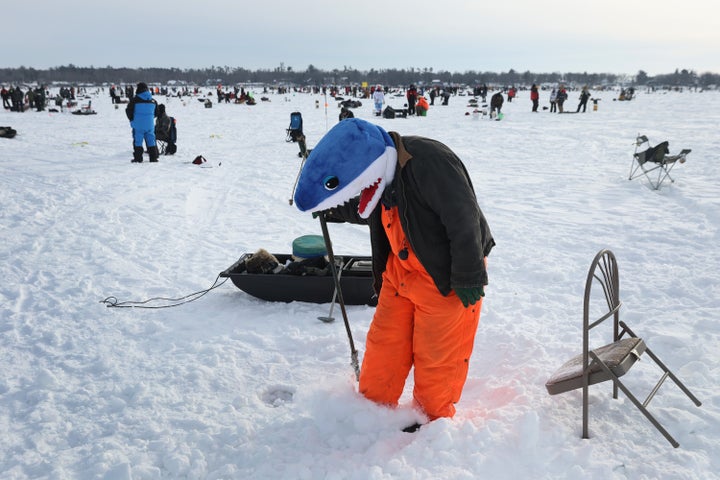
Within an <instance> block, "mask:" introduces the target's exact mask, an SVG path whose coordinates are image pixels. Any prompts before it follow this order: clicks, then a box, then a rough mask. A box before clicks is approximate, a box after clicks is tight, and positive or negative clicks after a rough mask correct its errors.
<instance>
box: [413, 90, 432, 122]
mask: <svg viewBox="0 0 720 480" xmlns="http://www.w3.org/2000/svg"><path fill="white" fill-rule="evenodd" d="M429 109H430V105H429V104H428V101H427V99H426V98H425V97H424V96H423V95H420V96H419V97H418V100H417V105H415V114H416V115H417V116H418V117H427V111H428V110H429Z"/></svg>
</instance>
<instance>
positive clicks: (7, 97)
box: [0, 87, 10, 110]
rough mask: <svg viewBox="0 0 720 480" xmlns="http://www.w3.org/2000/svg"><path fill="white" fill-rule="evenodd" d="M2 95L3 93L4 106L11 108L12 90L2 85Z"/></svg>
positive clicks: (0, 92) (0, 91) (0, 93)
mask: <svg viewBox="0 0 720 480" xmlns="http://www.w3.org/2000/svg"><path fill="white" fill-rule="evenodd" d="M0 95H2V102H3V108H5V109H8V110H10V90H8V89H7V88H5V87H2V90H0Z"/></svg>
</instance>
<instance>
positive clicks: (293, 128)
mask: <svg viewBox="0 0 720 480" xmlns="http://www.w3.org/2000/svg"><path fill="white" fill-rule="evenodd" d="M285 141H286V142H297V144H298V147H300V151H299V152H298V157H300V158H303V159H304V158H307V156H308V155H309V154H310V151H309V150H308V149H307V144H306V143H305V134H304V133H303V120H302V114H301V113H300V112H292V113H291V114H290V126H289V127H288V129H287V138H286V139H285Z"/></svg>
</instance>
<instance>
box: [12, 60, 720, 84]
mask: <svg viewBox="0 0 720 480" xmlns="http://www.w3.org/2000/svg"><path fill="white" fill-rule="evenodd" d="M140 81H142V82H146V83H158V84H167V83H168V82H170V81H178V82H185V83H187V84H191V85H205V84H207V85H214V84H217V83H222V84H224V85H234V84H238V83H261V84H265V85H283V86H304V85H349V84H358V85H359V84H362V83H363V82H366V83H368V84H370V85H373V84H383V85H397V86H400V85H410V84H416V85H430V84H431V83H433V82H435V83H437V82H441V83H443V84H446V85H469V86H474V85H480V84H483V83H484V84H487V85H504V86H511V85H531V84H533V83H535V84H550V83H565V84H570V85H573V84H574V85H591V86H599V85H624V86H630V85H632V86H646V85H648V86H658V87H665V86H669V87H702V88H706V87H709V86H715V85H720V75H719V74H715V73H709V72H708V73H703V74H700V75H698V74H697V73H696V72H695V71H693V70H688V69H676V70H675V71H674V72H672V73H667V74H661V75H655V76H650V75H648V74H647V73H646V72H644V71H643V70H639V71H638V73H637V74H635V75H618V74H610V73H588V72H581V73H580V72H564V73H563V72H550V73H537V72H530V71H525V72H519V71H516V70H513V69H510V70H509V71H507V72H487V71H484V72H483V71H476V70H467V71H465V72H450V71H445V70H439V71H433V69H432V68H403V69H395V68H386V69H374V68H372V69H370V70H358V69H355V68H352V67H348V66H344V67H343V68H342V69H338V68H335V69H332V70H321V69H318V68H315V67H314V66H313V65H309V66H308V67H307V68H306V69H305V70H295V69H293V68H292V67H286V66H285V65H284V64H282V63H281V64H280V65H279V66H278V67H276V68H272V69H266V70H263V69H260V70H248V69H246V68H242V67H233V68H231V67H228V66H224V67H219V66H211V67H209V68H202V69H200V68H198V69H193V68H190V69H180V68H157V67H153V68H126V67H121V68H117V67H111V66H107V67H93V66H90V67H78V66H75V65H73V64H70V65H66V66H59V67H52V68H48V69H36V68H32V67H18V68H0V84H4V85H7V84H29V83H37V84H41V85H49V84H52V83H67V84H93V85H102V84H133V83H137V82H140Z"/></svg>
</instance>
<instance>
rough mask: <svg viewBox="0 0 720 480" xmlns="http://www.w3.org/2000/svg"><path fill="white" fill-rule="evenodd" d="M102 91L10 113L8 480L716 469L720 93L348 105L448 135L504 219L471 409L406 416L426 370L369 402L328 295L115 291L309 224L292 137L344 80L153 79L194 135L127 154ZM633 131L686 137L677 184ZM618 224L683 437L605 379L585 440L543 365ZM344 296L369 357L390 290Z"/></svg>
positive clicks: (570, 350) (178, 280)
mask: <svg viewBox="0 0 720 480" xmlns="http://www.w3.org/2000/svg"><path fill="white" fill-rule="evenodd" d="M90 93H91V99H92V108H93V109H94V110H96V111H97V115H89V116H76V115H71V114H69V113H68V112H59V113H51V112H47V111H45V112H41V113H38V112H34V111H28V112H25V113H22V114H18V113H14V112H9V111H3V112H0V125H10V126H12V127H13V128H15V129H16V130H17V131H18V135H17V137H15V138H14V139H0V185H1V187H0V205H1V207H0V220H1V221H0V232H1V234H0V239H1V242H0V245H1V246H0V259H1V260H2V261H1V262H0V277H1V278H2V279H3V282H2V286H1V287H0V364H1V365H2V366H3V372H2V374H1V375H0V472H1V473H0V477H2V478H3V479H31V478H32V479H106V480H130V479H133V480H138V479H148V480H149V479H161V478H168V479H248V478H252V479H320V478H327V479H333V480H335V479H337V480H340V479H357V480H367V479H373V480H380V479H383V480H384V479H477V478H487V479H516V478H532V479H559V478H568V479H578V478H603V479H626V478H628V479H655V478H663V479H666V478H667V479H709V478H720V475H718V473H717V472H718V469H719V468H720V460H719V459H720V441H719V438H718V437H719V433H720V413H719V412H718V407H719V406H720V388H719V387H718V378H720V355H719V354H718V345H719V343H718V340H719V338H718V337H719V333H720V324H719V323H718V311H719V308H718V307H720V264H719V263H718V256H719V254H720V247H718V245H719V244H720V243H719V240H720V238H719V234H718V228H719V226H720V196H719V194H720V164H719V163H718V161H717V160H718V151H720V137H718V134H717V128H718V125H720V93H717V92H687V91H686V92H670V93H665V92H655V93H647V92H644V91H639V92H638V95H637V97H636V98H635V99H634V100H632V101H629V102H617V101H613V98H617V95H618V91H617V90H615V91H606V92H597V91H593V92H592V93H593V96H594V97H596V98H597V97H600V98H602V101H600V102H599V109H598V111H588V112H587V113H585V114H577V115H558V114H550V113H548V112H546V111H545V112H543V111H541V112H538V113H531V112H530V109H531V103H530V100H529V94H528V92H520V93H519V96H518V97H517V98H516V99H515V100H514V101H513V102H512V103H507V102H506V103H505V106H504V108H503V112H504V113H505V118H504V120H503V121H501V122H495V121H488V120H487V117H485V118H484V119H480V120H473V117H472V116H466V115H465V112H467V111H470V110H471V109H469V108H467V107H466V102H467V99H468V97H462V96H456V97H452V98H451V99H450V104H449V105H448V106H439V105H436V106H434V107H431V109H430V111H429V113H428V116H427V117H424V118H415V117H412V118H407V119H403V118H397V119H394V120H387V119H382V118H377V117H373V116H372V105H371V102H370V101H368V100H364V102H363V106H362V107H360V108H358V109H356V110H355V115H356V116H358V117H361V118H365V119H368V120H370V121H374V122H377V123H378V124H380V125H381V126H383V127H384V128H386V129H388V130H396V131H398V132H400V133H401V134H419V135H426V136H429V137H432V138H435V139H438V140H440V141H442V142H443V143H445V144H447V145H448V146H450V147H451V148H452V149H453V150H455V152H456V153H457V154H458V155H459V156H460V157H461V158H462V159H463V161H464V162H465V164H466V166H467V168H468V170H469V172H470V175H471V177H472V179H473V183H474V186H475V189H476V191H477V194H478V198H479V203H480V206H481V207H482V209H483V212H484V213H485V215H486V217H487V219H488V222H489V224H490V227H491V228H492V230H493V234H494V236H495V238H496V241H497V247H496V248H495V249H494V250H493V252H492V254H491V255H490V257H489V276H490V285H489V286H488V287H487V289H486V292H487V296H486V298H485V301H484V305H483V308H484V311H483V314H482V317H481V322H480V327H479V331H478V334H477V338H476V343H475V351H474V354H473V357H472V360H471V364H470V374H469V378H468V381H467V384H466V387H465V391H464V393H463V397H462V399H461V401H460V403H459V404H458V405H457V409H458V413H457V415H456V417H455V418H454V419H452V420H447V419H441V420H438V421H435V422H433V423H432V424H429V425H427V426H424V427H423V428H421V429H420V430H419V431H418V432H416V433H413V434H408V433H404V432H402V431H401V428H402V427H404V426H406V425H408V424H411V423H413V422H415V421H416V420H417V419H418V418H419V417H418V416H417V414H416V413H415V412H413V410H412V409H411V407H410V394H411V391H412V379H410V381H409V382H408V385H407V387H406V391H405V394H404V396H403V400H402V405H401V406H400V407H399V408H398V409H397V410H389V409H387V408H384V407H381V406H377V405H375V404H373V403H371V402H369V401H366V400H365V399H363V398H362V396H361V395H359V394H358V393H357V385H356V383H355V378H354V372H353V371H352V368H351V366H350V351H349V347H348V341H347V337H346V334H345V329H344V327H343V324H342V321H341V316H340V312H339V309H337V310H336V311H335V312H336V315H335V316H336V318H338V320H337V321H336V322H335V323H330V324H327V323H323V322H321V321H319V320H318V316H322V315H327V313H328V309H329V303H328V304H324V305H317V304H308V303H300V302H294V303H290V304H284V303H272V302H266V301H263V300H259V299H257V298H254V297H251V296H249V295H247V294H245V293H244V292H242V291H240V290H238V289H237V288H235V287H234V286H233V285H232V283H231V282H229V281H228V282H227V283H225V284H224V285H223V286H221V287H220V288H218V289H215V290H213V291H211V292H210V293H208V294H207V295H205V296H204V297H202V298H200V299H199V300H197V301H195V302H192V303H188V304H185V305H182V306H179V307H174V308H167V309H154V310H148V309H145V310H144V309H118V308H115V309H113V308H106V306H105V305H104V304H102V303H100V301H101V300H103V299H105V298H106V297H109V296H114V297H116V298H117V299H118V300H119V301H129V300H144V299H147V298H151V297H157V296H163V297H180V296H183V295H186V294H188V293H191V292H195V291H199V290H202V289H204V288H207V287H209V286H210V285H211V284H212V282H213V281H214V279H215V278H216V277H217V275H218V273H219V272H221V271H222V270H224V269H225V268H227V267H228V266H230V265H231V264H232V263H233V262H234V261H235V260H237V258H238V257H239V256H240V255H241V254H243V253H246V252H254V251H256V250H257V249H259V248H265V249H266V250H268V251H270V252H275V253H289V252H290V250H291V243H292V240H293V239H294V238H296V237H298V236H301V235H307V234H320V226H319V223H318V221H317V220H315V219H313V218H312V217H311V215H309V214H304V213H301V212H299V211H298V210H297V209H296V208H295V207H293V206H291V205H290V204H289V202H288V200H289V199H290V198H291V196H292V186H293V182H294V180H295V177H296V175H297V171H298V168H299V166H300V161H301V160H300V159H299V158H298V155H297V153H298V146H297V144H294V143H286V142H285V136H286V132H285V129H286V128H287V127H288V122H289V118H290V113H291V112H293V111H300V112H302V114H303V120H304V131H305V134H306V136H307V141H308V147H310V148H312V146H313V145H314V144H315V143H317V141H318V140H319V139H320V138H321V137H322V135H323V134H324V133H325V132H326V131H327V130H328V129H329V128H330V127H332V126H333V125H334V124H335V123H336V122H337V121H338V120H337V116H338V113H339V109H338V108H337V104H336V102H335V101H334V100H333V99H332V98H330V97H325V96H324V95H317V94H305V93H302V94H301V93H297V94H287V95H279V94H267V95H265V94H263V93H262V92H260V91H256V92H255V97H256V99H258V104H257V105H255V106H247V105H235V104H214V105H213V108H209V109H208V108H204V106H203V104H202V103H201V102H199V101H197V99H196V98H187V97H185V98H184V99H183V100H181V99H178V98H165V97H163V96H160V97H156V99H157V100H158V101H159V102H161V103H165V104H166V105H167V110H168V114H169V115H171V116H174V117H176V118H177V126H178V152H177V154H176V155H175V156H172V157H161V158H160V162H159V163H157V164H149V163H147V161H146V162H145V163H143V164H131V163H130V159H131V152H132V148H131V136H130V127H129V125H128V121H127V118H126V117H125V113H124V111H123V108H124V105H120V108H117V109H116V108H114V106H113V105H112V104H111V103H110V97H109V95H108V93H107V91H104V92H102V91H101V92H98V93H96V91H95V89H91V90H90ZM205 93H212V91H211V90H208V91H207V92H205ZM577 94H578V92H570V99H569V100H568V102H567V104H566V106H567V108H568V109H573V110H574V106H575V105H576V104H575V103H574V102H575V101H576V98H577ZM261 95H265V96H267V97H268V98H269V99H270V101H269V102H261V101H259V98H260V96H261ZM547 98H548V92H547V91H544V92H541V97H540V104H541V106H542V105H547ZM388 100H389V104H390V105H393V106H396V107H401V106H402V103H403V102H402V99H401V98H397V97H392V96H389V97H388ZM79 101H80V104H83V103H86V102H87V101H88V100H87V99H82V98H81V99H80V100H79ZM213 101H214V99H213ZM316 102H317V103H316ZM326 102H327V104H328V106H327V110H326V108H325V104H326ZM50 103H52V102H50ZM316 105H317V106H316ZM591 107H592V104H591ZM589 110H591V108H590V109H589ZM638 133H642V134H644V135H647V136H648V137H649V139H650V141H651V142H652V143H653V144H656V143H659V142H660V141H663V140H668V141H669V142H670V151H671V153H677V152H679V151H680V150H681V149H682V148H691V149H692V153H691V154H690V155H689V156H688V161H687V162H686V163H685V164H683V165H678V166H677V167H676V168H675V169H674V170H673V177H674V178H675V179H676V182H675V183H673V184H669V183H668V184H666V185H665V186H663V188H662V189H661V190H658V191H655V190H652V189H651V188H650V187H649V185H648V182H647V180H645V179H635V180H632V181H628V173H629V169H630V163H631V157H632V152H633V148H634V147H633V142H634V140H635V137H636V136H637V135H638ZM197 155H203V156H204V157H205V158H206V159H207V160H208V163H207V164H205V167H211V168H201V167H199V166H196V165H192V164H191V163H190V162H191V161H192V160H193V159H194V158H195V157H196V156H197ZM146 160H147V158H146ZM330 235H331V237H332V239H333V246H334V251H335V253H336V255H348V254H355V255H367V254H369V251H370V246H369V238H368V232H367V229H366V228H364V227H360V226H353V225H335V224H333V225H330ZM602 248H609V249H610V250H612V251H613V252H614V253H615V254H616V256H617V258H618V263H619V268H620V296H621V299H622V300H623V302H624V307H623V310H622V312H621V318H623V319H625V320H627V321H628V323H629V324H630V325H631V327H632V328H633V329H634V330H635V331H636V332H637V333H638V334H640V335H641V336H643V337H644V339H645V340H646V341H647V343H648V345H649V346H650V348H652V349H653V350H654V351H655V352H656V353H657V354H658V356H659V357H660V358H661V359H662V360H663V361H665V363H667V364H668V366H669V367H670V368H671V369H672V370H673V371H674V372H675V373H676V374H677V375H678V376H679V377H680V378H681V380H683V381H684V382H685V384H686V385H687V386H688V388H690V389H691V390H692V391H693V393H694V394H695V395H696V396H697V397H698V398H699V399H700V400H701V401H702V402H703V405H702V406H701V407H695V406H694V405H693V404H692V402H690V400H689V399H687V397H685V396H684V394H683V393H682V392H681V391H680V390H679V389H677V388H676V387H675V386H674V384H672V383H670V382H666V383H665V385H664V386H663V387H662V388H661V390H660V392H659V394H658V395H657V396H656V397H655V399H654V400H653V402H652V403H651V404H650V409H651V411H652V412H653V413H655V414H656V415H657V417H658V419H659V421H660V422H661V423H662V424H663V425H664V426H665V427H666V428H667V430H668V431H669V432H670V433H671V434H672V435H673V436H674V437H675V438H676V439H677V440H678V441H679V443H680V448H678V449H673V448H672V447H671V446H670V444H669V443H668V442H667V441H666V440H665V439H664V438H663V437H662V436H661V435H660V434H659V433H658V432H657V431H656V430H655V429H654V428H653V427H652V425H651V424H650V423H649V422H648V421H647V420H646V419H645V418H644V417H643V416H642V415H641V414H640V412H639V411H637V410H636V409H635V408H634V407H633V406H632V405H631V404H630V403H629V401H628V400H627V399H625V398H624V396H623V395H622V394H620V398H619V399H618V400H613V399H612V396H611V390H612V389H611V386H610V384H603V385H598V386H594V387H591V390H590V391H591V397H590V401H591V406H590V434H591V439H589V440H582V439H581V438H580V434H581V394H580V392H579V391H575V392H569V393H565V394H562V395H557V396H549V395H548V394H547V392H546V390H545V386H544V384H545V381H546V380H547V379H548V378H549V376H550V375H551V374H552V373H553V372H554V371H555V369H557V368H558V367H559V366H560V365H562V364H563V363H564V362H565V361H566V360H568V359H569V358H571V357H572V356H574V355H575V354H577V353H579V351H580V349H581V347H582V338H581V320H582V294H583V288H584V281H585V276H586V274H587V269H588V267H589V265H590V262H591V260H592V258H593V257H594V255H595V254H596V253H597V251H598V250H600V249H602ZM347 311H348V316H349V320H350V323H351V327H352V333H353V336H354V340H355V344H356V346H357V347H358V350H359V351H360V356H361V358H362V353H363V349H364V341H365V334H366V332H367V328H368V325H369V323H370V320H371V318H372V314H373V308H372V307H368V306H348V308H347ZM657 372H658V371H657V370H656V369H654V368H652V364H651V363H650V362H640V364H638V365H637V366H636V367H635V368H634V369H633V370H632V371H631V372H630V374H629V375H628V376H627V377H625V378H626V381H627V383H628V384H629V386H630V387H631V388H632V389H633V390H634V391H636V393H637V394H638V396H639V397H640V398H641V399H642V398H644V395H643V392H645V394H646V393H647V388H650V387H651V386H652V385H654V383H655V381H656V380H657V376H658V375H659V374H658V373H657Z"/></svg>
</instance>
